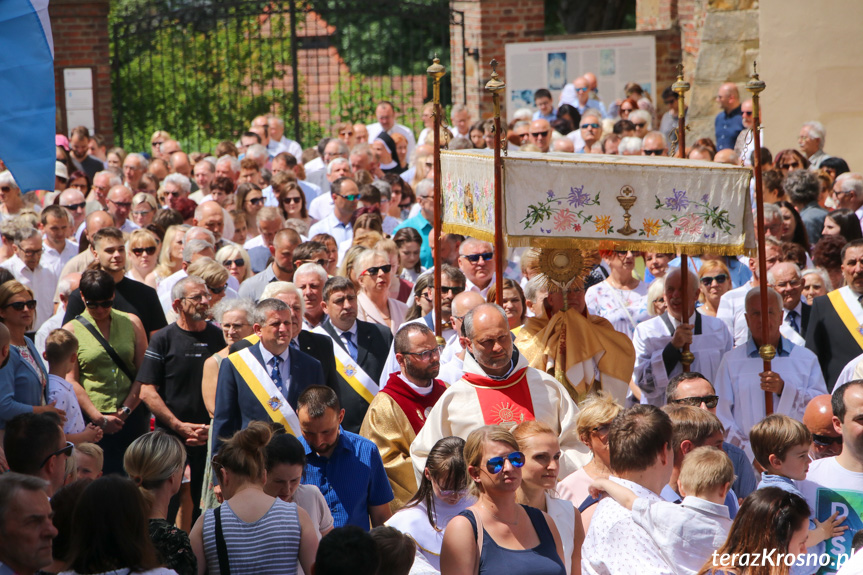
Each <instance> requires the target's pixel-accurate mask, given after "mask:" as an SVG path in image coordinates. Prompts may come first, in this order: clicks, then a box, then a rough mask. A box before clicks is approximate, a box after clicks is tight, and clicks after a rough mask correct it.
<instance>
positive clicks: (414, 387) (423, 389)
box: [398, 372, 434, 395]
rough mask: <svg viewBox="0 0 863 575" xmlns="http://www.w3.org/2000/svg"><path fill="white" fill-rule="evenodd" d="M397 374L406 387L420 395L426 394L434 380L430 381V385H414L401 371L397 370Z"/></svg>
mask: <svg viewBox="0 0 863 575" xmlns="http://www.w3.org/2000/svg"><path fill="white" fill-rule="evenodd" d="M398 376H399V379H401V380H402V381H403V382H405V383H406V384H407V386H408V387H410V388H411V389H412V390H414V391H415V392H417V393H418V394H420V395H428V394H430V393H431V392H432V390H433V389H434V382H432V385H429V386H427V387H419V386H417V385H414V384H413V383H411V382H410V381H408V378H406V377H405V376H404V374H402V373H401V372H399V374H398Z"/></svg>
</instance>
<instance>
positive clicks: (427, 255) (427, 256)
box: [393, 211, 434, 269]
mask: <svg viewBox="0 0 863 575" xmlns="http://www.w3.org/2000/svg"><path fill="white" fill-rule="evenodd" d="M433 227H434V226H432V225H431V223H430V222H429V221H428V220H427V219H425V218H424V217H423V213H422V211H420V212H419V213H418V214H417V215H415V216H414V217H412V218H408V219H406V220H405V221H403V222H402V223H401V224H399V226H398V227H397V228H396V229H394V230H393V234H394V235H395V233H396V232H397V231H399V230H400V229H402V228H413V229H415V230H416V231H418V232H419V233H420V237H421V238H422V239H423V243H422V245H421V246H420V265H422V267H424V268H429V269H431V267H432V266H433V265H434V260H433V259H432V253H431V246H430V245H429V233H431V231H432V229H433Z"/></svg>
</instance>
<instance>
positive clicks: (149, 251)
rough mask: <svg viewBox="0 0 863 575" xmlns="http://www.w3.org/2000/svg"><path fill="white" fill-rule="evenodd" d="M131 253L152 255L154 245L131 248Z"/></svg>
mask: <svg viewBox="0 0 863 575" xmlns="http://www.w3.org/2000/svg"><path fill="white" fill-rule="evenodd" d="M132 253H133V254H135V255H136V256H138V257H141V254H147V255H148V256H152V255H153V254H155V253H156V246H149V247H146V248H132Z"/></svg>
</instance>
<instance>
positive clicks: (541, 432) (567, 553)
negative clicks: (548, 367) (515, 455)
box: [512, 421, 584, 574]
mask: <svg viewBox="0 0 863 575" xmlns="http://www.w3.org/2000/svg"><path fill="white" fill-rule="evenodd" d="M512 435H513V436H514V437H515V438H516V440H517V441H518V446H519V448H520V450H521V452H522V453H524V461H525V463H524V467H522V469H521V487H519V488H518V492H517V495H516V500H517V501H518V502H519V503H521V504H523V505H530V506H531V507H536V508H537V509H540V510H542V511H545V512H546V513H548V515H549V516H550V517H551V518H552V519H554V524H555V525H556V526H557V529H558V531H559V532H560V538H561V541H562V543H563V559H564V563H565V564H566V572H567V574H569V573H571V572H572V566H573V565H575V569H576V572H580V570H581V544H582V543H583V542H584V529H583V527H582V525H581V513H579V512H578V509H576V508H575V506H574V505H573V504H572V502H571V501H567V500H566V499H557V498H556V497H555V489H556V488H557V477H558V475H559V474H560V442H559V441H558V439H557V434H556V433H554V432H553V431H552V430H551V428H550V427H549V426H547V425H545V424H544V423H541V422H539V421H525V422H522V423H519V424H518V425H517V426H516V427H515V428H514V429H513V430H512Z"/></svg>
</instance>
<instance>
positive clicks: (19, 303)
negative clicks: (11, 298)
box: [3, 299, 36, 311]
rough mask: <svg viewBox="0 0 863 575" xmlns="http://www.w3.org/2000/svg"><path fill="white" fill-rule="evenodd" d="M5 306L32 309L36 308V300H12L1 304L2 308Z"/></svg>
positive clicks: (21, 309)
mask: <svg viewBox="0 0 863 575" xmlns="http://www.w3.org/2000/svg"><path fill="white" fill-rule="evenodd" d="M7 307H11V308H12V309H14V310H15V311H24V308H25V307H26V308H27V309H29V310H31V311H32V310H34V309H36V300H35V299H31V300H27V301H16V302H12V303H7V304H6V305H4V306H3V308H4V309H5V308H7Z"/></svg>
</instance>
